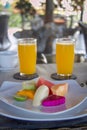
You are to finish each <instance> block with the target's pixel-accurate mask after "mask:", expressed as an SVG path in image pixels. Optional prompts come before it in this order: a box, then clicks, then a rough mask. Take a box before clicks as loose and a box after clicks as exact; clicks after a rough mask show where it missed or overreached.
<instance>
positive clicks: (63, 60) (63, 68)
mask: <svg viewBox="0 0 87 130" xmlns="http://www.w3.org/2000/svg"><path fill="white" fill-rule="evenodd" d="M74 46H75V39H72V38H59V39H56V66H57V74H58V75H60V76H71V75H72V73H73V66H74V56H75V54H74V48H75V47H74Z"/></svg>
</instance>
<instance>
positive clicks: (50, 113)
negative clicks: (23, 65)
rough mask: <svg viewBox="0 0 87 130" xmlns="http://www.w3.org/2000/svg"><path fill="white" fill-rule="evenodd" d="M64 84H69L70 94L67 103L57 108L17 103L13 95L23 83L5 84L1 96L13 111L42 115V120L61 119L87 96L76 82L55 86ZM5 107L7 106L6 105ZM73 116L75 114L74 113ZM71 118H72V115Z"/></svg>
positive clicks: (84, 90)
mask: <svg viewBox="0 0 87 130" xmlns="http://www.w3.org/2000/svg"><path fill="white" fill-rule="evenodd" d="M64 82H67V83H68V84H69V90H68V94H67V95H66V103H65V104H64V105H60V106H57V107H48V108H47V107H37V108H35V107H33V106H32V102H31V101H29V100H28V101H25V102H17V101H15V100H14V99H13V95H14V94H15V92H17V91H18V90H20V89H21V83H18V82H9V81H5V82H3V84H2V86H1V88H0V95H2V96H4V98H5V99H6V100H8V105H9V104H10V105H12V106H13V107H14V108H13V107H12V110H13V109H16V108H17V109H18V111H20V112H21V113H22V112H23V113H24V112H25V113H28V114H29V115H31V116H36V118H37V116H41V115H43V116H42V117H41V118H42V119H46V118H49V117H51V119H52V118H56V116H58V118H59V117H62V116H63V115H62V116H61V115H58V114H59V113H60V114H61V113H63V112H65V111H68V110H70V109H72V108H73V107H74V106H75V105H77V104H78V103H80V102H81V101H82V100H83V99H84V98H85V97H86V96H87V89H86V88H81V87H80V85H79V84H78V83H77V82H76V81H75V80H66V81H54V83H55V84H56V83H57V84H58V83H64ZM4 105H5V106H6V104H4ZM0 106H1V105H0ZM8 107H9V106H8ZM10 107H11V106H10ZM6 108H7V106H6ZM16 112H17V111H16ZM16 114H17V113H16ZM73 115H75V114H74V113H73ZM69 116H70V117H71V115H69ZM23 117H24V116H23ZM32 118H35V117H32Z"/></svg>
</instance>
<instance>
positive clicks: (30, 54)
mask: <svg viewBox="0 0 87 130" xmlns="http://www.w3.org/2000/svg"><path fill="white" fill-rule="evenodd" d="M18 57H19V67H20V75H21V76H22V75H30V74H34V73H36V60H37V40H36V39H34V38H22V39H18Z"/></svg>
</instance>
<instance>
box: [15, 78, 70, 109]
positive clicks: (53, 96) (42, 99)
mask: <svg viewBox="0 0 87 130" xmlns="http://www.w3.org/2000/svg"><path fill="white" fill-rule="evenodd" d="M67 92H68V83H61V84H54V83H52V82H50V81H48V80H46V79H44V78H42V77H39V78H38V80H37V81H36V82H34V81H32V82H31V83H30V81H24V82H23V83H22V89H21V90H19V91H17V92H16V94H15V95H14V99H15V100H17V101H26V100H28V99H31V100H32V105H33V106H34V107H38V106H40V105H42V106H46V107H49V106H57V105H61V104H64V103H65V101H66V100H65V95H66V94H67Z"/></svg>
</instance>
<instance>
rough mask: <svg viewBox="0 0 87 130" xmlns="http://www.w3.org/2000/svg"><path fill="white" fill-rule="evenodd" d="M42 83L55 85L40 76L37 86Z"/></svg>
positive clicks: (50, 85) (49, 85)
mask: <svg viewBox="0 0 87 130" xmlns="http://www.w3.org/2000/svg"><path fill="white" fill-rule="evenodd" d="M41 85H46V86H47V87H49V88H51V87H52V86H54V85H55V84H54V83H52V82H50V81H48V80H46V79H44V78H42V77H40V78H39V79H38V80H37V83H36V87H37V88H38V87H40V86H41Z"/></svg>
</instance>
